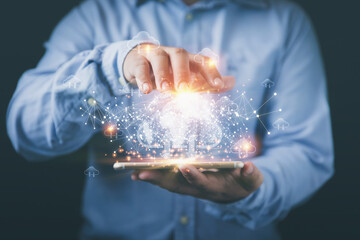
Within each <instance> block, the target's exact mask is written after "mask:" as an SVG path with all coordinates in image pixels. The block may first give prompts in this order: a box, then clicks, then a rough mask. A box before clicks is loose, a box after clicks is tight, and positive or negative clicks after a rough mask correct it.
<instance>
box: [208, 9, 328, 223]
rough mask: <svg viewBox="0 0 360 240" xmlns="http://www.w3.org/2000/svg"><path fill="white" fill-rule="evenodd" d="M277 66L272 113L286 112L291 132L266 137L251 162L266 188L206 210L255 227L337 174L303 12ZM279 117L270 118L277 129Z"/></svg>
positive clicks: (294, 16)
mask: <svg viewBox="0 0 360 240" xmlns="http://www.w3.org/2000/svg"><path fill="white" fill-rule="evenodd" d="M285 22H287V24H288V26H287V28H286V29H288V30H287V34H286V37H285V40H284V47H283V50H282V52H281V54H280V55H281V58H280V60H279V64H278V73H277V79H276V91H277V93H278V97H276V98H275V99H277V100H276V101H274V102H273V105H272V108H273V110H277V109H279V108H281V109H282V110H283V111H282V112H281V117H282V118H283V119H284V120H286V121H287V122H288V124H289V126H288V128H286V129H284V130H283V129H282V128H280V129H279V130H278V129H276V128H275V129H273V131H272V132H271V134H270V135H267V134H264V137H263V142H262V144H263V151H262V154H261V156H259V157H256V158H254V159H252V161H253V162H254V164H255V165H256V166H257V167H258V168H259V169H260V171H261V172H262V174H263V175H264V182H263V184H262V185H261V187H260V188H259V189H258V190H257V191H255V192H254V193H252V194H251V195H250V196H248V197H247V198H245V199H243V200H240V201H238V202H235V203H231V204H217V203H213V202H209V201H206V203H205V204H206V206H205V209H206V211H207V212H208V213H209V214H211V215H213V216H215V217H218V218H221V219H223V220H235V221H237V222H238V223H240V224H241V225H243V226H245V227H248V228H250V229H256V228H258V227H261V226H264V225H267V224H269V223H271V222H273V221H275V220H277V219H279V218H282V217H284V216H285V215H286V214H287V213H288V211H289V210H290V209H291V208H292V207H294V206H296V205H298V204H300V203H301V202H303V201H304V200H306V199H308V198H309V197H310V196H311V195H312V194H313V193H315V192H316V190H318V189H319V188H320V187H321V186H322V185H323V184H324V183H325V182H326V181H327V180H328V179H329V178H330V177H331V176H332V175H333V171H334V167H333V143H332V133H331V122H330V113H329V106H328V102H327V94H326V79H325V74H324V70H323V66H322V60H321V56H320V53H319V47H318V45H317V41H316V37H315V34H314V31H313V29H312V26H311V23H310V21H309V19H308V17H307V16H306V15H305V14H304V13H303V11H302V10H301V9H298V8H296V9H295V10H294V11H292V12H290V13H289V17H288V19H287V21H285ZM279 117H280V116H279V115H277V114H272V115H269V117H268V118H267V120H266V122H267V123H268V125H272V124H273V123H274V122H275V121H276V120H277V119H278V118H279Z"/></svg>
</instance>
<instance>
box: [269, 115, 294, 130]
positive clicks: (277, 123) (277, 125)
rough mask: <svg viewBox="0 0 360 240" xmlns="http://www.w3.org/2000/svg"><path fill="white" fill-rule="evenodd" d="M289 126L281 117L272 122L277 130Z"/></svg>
mask: <svg viewBox="0 0 360 240" xmlns="http://www.w3.org/2000/svg"><path fill="white" fill-rule="evenodd" d="M289 126H290V124H289V123H288V122H287V121H285V119H283V118H279V119H278V120H276V121H275V122H274V123H273V127H274V128H276V129H277V130H282V131H284V130H285V129H287V128H288V127H289Z"/></svg>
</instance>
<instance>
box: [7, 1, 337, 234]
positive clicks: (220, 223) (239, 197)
mask: <svg viewBox="0 0 360 240" xmlns="http://www.w3.org/2000/svg"><path fill="white" fill-rule="evenodd" d="M189 2H190V3H189ZM186 3H188V4H186ZM141 31H147V32H148V33H150V34H151V35H152V36H154V37H155V38H156V39H157V40H158V41H159V42H160V44H161V46H167V48H166V47H161V48H163V49H164V51H165V52H167V49H171V48H174V49H178V52H179V49H185V50H186V51H184V50H181V51H180V52H181V53H183V54H184V53H185V52H186V54H187V53H189V54H190V53H194V54H195V53H198V52H200V51H201V50H202V49H204V48H210V49H212V50H213V51H214V52H215V53H217V54H219V58H220V61H219V62H220V64H219V66H218V69H217V70H218V71H215V70H214V72H212V75H211V74H210V75H208V76H205V77H204V79H203V81H204V84H205V85H206V84H207V85H206V86H207V88H209V89H212V90H213V89H220V90H224V91H226V90H229V89H230V88H231V87H232V85H233V84H234V82H233V81H232V80H231V78H226V77H222V76H225V75H233V76H234V77H235V87H234V88H233V90H230V92H229V93H230V94H231V96H236V94H239V93H237V92H236V89H244V90H245V91H246V93H247V95H248V96H253V97H254V101H253V103H252V105H253V106H256V108H259V107H260V106H261V105H262V104H263V102H264V101H263V99H268V97H269V94H271V93H272V92H270V91H269V87H271V86H270V85H268V84H266V83H265V87H262V86H261V83H263V81H264V80H265V79H271V84H275V86H274V88H276V92H277V93H279V96H277V97H276V98H274V99H272V100H271V101H270V102H269V103H268V105H267V107H268V109H269V112H271V111H277V110H278V109H282V111H281V114H280V115H279V114H269V115H266V116H264V117H262V120H261V121H255V120H256V119H255V120H254V121H249V127H248V128H249V129H248V131H249V133H250V134H251V135H253V136H257V137H258V138H259V140H258V142H260V143H261V151H260V152H259V154H258V155H257V156H256V157H254V158H252V160H251V162H247V163H246V164H245V168H244V169H243V170H241V171H240V170H234V171H231V172H226V171H225V172H221V174H222V175H221V176H224V178H225V179H228V178H227V177H226V176H232V177H233V178H238V179H235V181H234V182H230V181H225V182H221V181H220V180H219V179H217V178H212V177H211V176H214V175H205V174H204V173H201V172H199V171H198V170H197V169H196V168H193V167H191V166H185V167H184V168H182V169H180V170H181V173H178V174H177V175H176V176H177V177H182V175H183V176H184V178H182V181H176V179H169V178H168V175H167V174H168V173H164V172H158V171H142V172H134V173H132V176H131V177H130V174H125V175H124V174H122V175H118V174H116V173H114V171H113V170H112V164H111V163H112V162H109V161H103V157H104V153H106V152H108V151H109V149H111V148H112V146H109V145H110V144H108V142H107V141H106V140H105V139H104V137H103V136H102V135H101V134H97V133H98V132H97V131H94V130H93V127H92V126H91V125H90V124H89V125H85V124H84V119H83V118H81V116H80V115H81V113H79V108H80V107H81V106H83V101H82V100H83V99H86V100H88V101H89V100H96V101H97V102H99V103H101V104H104V105H105V104H106V103H108V102H111V101H112V99H113V98H114V97H117V98H119V99H122V100H123V101H124V102H125V103H126V104H131V101H135V102H136V101H139V99H137V98H141V97H134V98H132V99H131V100H129V98H128V97H127V95H128V93H129V92H131V91H132V90H131V89H134V88H137V86H139V89H140V90H141V91H142V92H144V93H149V94H148V95H146V97H147V98H149V99H150V98H152V97H154V96H155V95H159V94H162V93H161V92H162V89H161V88H162V86H163V84H162V80H164V79H165V80H166V78H164V79H163V78H161V77H159V76H156V73H155V72H154V75H155V76H154V77H155V83H154V85H143V84H144V82H146V79H151V76H150V75H149V76H148V78H146V77H145V78H143V79H140V78H139V77H137V75H136V71H135V70H134V71H132V70H131V69H132V67H134V64H135V66H144V64H136V63H134V62H131V58H130V57H131V54H130V53H131V52H132V51H133V50H132V49H133V48H134V47H136V46H138V45H139V44H145V43H152V44H154V42H151V41H145V42H141V41H130V42H129V40H130V39H132V38H133V37H134V36H136V35H137V34H138V33H139V32H141ZM129 43H130V46H129ZM46 49H47V50H46V53H45V55H44V56H43V58H42V59H41V61H40V62H39V64H38V65H37V67H36V68H35V69H32V70H29V71H27V72H25V73H24V75H23V76H22V77H21V79H20V82H19V84H18V86H17V89H16V92H15V93H14V96H13V98H12V100H11V102H10V105H9V109H8V112H7V128H8V134H9V136H10V138H11V140H12V143H13V145H14V147H15V149H16V150H17V151H18V152H19V153H20V154H22V155H23V156H24V157H25V158H27V159H29V160H31V161H40V160H46V159H49V158H51V157H55V156H59V155H63V154H67V153H71V152H73V151H75V150H77V149H79V148H80V147H82V146H83V145H84V144H86V143H88V149H89V165H92V166H95V167H96V168H97V169H98V170H99V171H100V174H99V175H98V176H96V177H94V178H88V180H87V183H86V186H85V191H84V203H83V215H84V218H85V224H84V227H83V231H82V234H81V236H82V238H83V239H277V238H278V237H279V236H278V234H277V232H276V229H275V222H276V221H277V220H279V219H281V218H283V217H284V216H286V214H287V213H288V212H289V210H290V209H291V208H293V207H294V206H296V205H298V204H300V203H302V202H303V201H305V200H306V199H308V198H309V197H310V196H311V195H312V194H313V193H314V192H315V191H316V190H318V189H319V188H320V187H321V186H322V185H323V184H324V183H325V182H326V181H327V180H328V179H329V178H330V177H331V176H332V174H333V146H332V135H331V124H330V114H329V107H328V103H327V99H326V79H325V76H324V71H323V66H322V60H321V56H320V53H319V49H318V45H317V41H316V38H315V34H314V31H313V28H312V26H311V23H310V21H309V19H308V17H307V16H306V15H305V14H304V12H303V11H302V10H301V9H300V8H299V7H298V6H297V5H295V4H293V3H291V2H287V1H282V0H232V1H231V0H224V1H220V0H203V1H181V0H162V1H160V0H159V1H155V0H148V1H140V0H138V1H135V0H123V1H121V0H89V1H85V2H84V3H82V4H81V5H80V6H78V7H77V8H75V9H73V10H72V11H71V12H70V13H69V14H68V15H67V16H66V17H65V18H64V19H63V20H62V21H61V22H60V24H59V25H58V26H57V27H56V29H55V31H54V33H53V34H52V36H51V38H50V40H49V41H48V42H47V43H46ZM169 52H171V51H169ZM175 52H176V51H175ZM169 55H171V54H170V53H169ZM168 57H170V58H171V56H168ZM149 64H150V65H147V67H148V68H154V66H153V65H152V62H151V61H149ZM177 69H181V68H177ZM152 70H154V69H152ZM150 71H151V70H150ZM172 71H173V73H174V79H173V80H172V81H167V82H168V85H169V86H168V87H170V88H174V89H175V90H176V89H178V88H180V85H181V84H180V83H181V81H182V80H184V81H187V80H186V79H187V78H185V77H184V78H182V77H180V78H179V79H176V78H177V77H176V76H178V75H176V74H175V72H176V71H177V70H176V69H175V68H174V67H173V69H172ZM189 71H192V70H189ZM145 72H146V71H145ZM165 75H166V73H165ZM175 75H176V76H175ZM179 76H181V74H180V75H179ZM69 77H70V78H76V79H80V82H79V84H78V86H77V87H76V88H69V87H67V86H66V84H65V85H64V82H65V81H66V80H67V79H69ZM169 78H170V77H169ZM119 79H120V81H119ZM139 81H140V82H139ZM139 83H141V86H140V84H139ZM165 85H166V84H165ZM230 85H231V86H230ZM229 86H230V87H229ZM186 87H188V86H186ZM155 89H157V91H152V90H155ZM150 92H151V93H150ZM234 101H235V100H234ZM278 119H286V121H287V123H288V125H286V127H287V128H286V130H283V128H284V126H280V125H276V124H275V125H274V126H273V128H275V129H274V130H273V131H271V134H267V131H264V130H263V129H264V128H263V127H262V124H264V126H267V127H268V128H269V126H272V125H273V123H275V122H276V121H277V120H278ZM276 128H277V129H276ZM116 144H117V145H119V144H120V145H122V143H118V142H117V143H116ZM181 174H182V175H181ZM208 174H211V173H208ZM213 174H218V173H213ZM173 175H174V174H173ZM204 176H205V179H204ZM131 178H132V179H131ZM210 178H211V179H210ZM177 179H178V178H177ZM209 179H210V180H211V181H210V180H209ZM133 180H135V181H133ZM237 180H238V181H237ZM148 182H149V183H153V184H154V185H158V186H160V188H159V187H158V186H154V185H153V184H149V183H148ZM204 183H211V184H205V185H204ZM210 185H211V186H210ZM214 186H215V187H214ZM210 189H211V191H210V192H211V194H208V193H209V190H210ZM214 189H215V190H214ZM167 190H170V191H167ZM173 192H176V193H173ZM205 193H207V194H205ZM222 193H223V194H222ZM214 196H217V197H214ZM218 196H220V197H218ZM229 196H230V197H229Z"/></svg>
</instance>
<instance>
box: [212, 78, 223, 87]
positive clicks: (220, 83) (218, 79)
mask: <svg viewBox="0 0 360 240" xmlns="http://www.w3.org/2000/svg"><path fill="white" fill-rule="evenodd" d="M214 85H215V86H216V87H219V88H222V87H224V82H223V80H221V79H220V78H215V80H214Z"/></svg>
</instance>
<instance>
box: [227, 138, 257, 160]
mask: <svg viewBox="0 0 360 240" xmlns="http://www.w3.org/2000/svg"><path fill="white" fill-rule="evenodd" d="M231 151H232V152H233V153H238V154H239V158H247V157H249V154H253V153H255V152H256V147H255V145H253V144H252V143H251V141H250V140H248V139H246V138H241V139H240V140H239V141H237V142H236V143H235V144H234V145H233V147H232V148H231Z"/></svg>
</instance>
